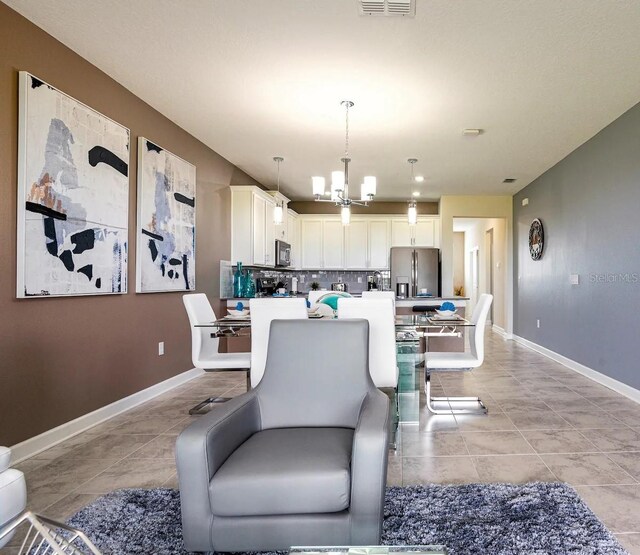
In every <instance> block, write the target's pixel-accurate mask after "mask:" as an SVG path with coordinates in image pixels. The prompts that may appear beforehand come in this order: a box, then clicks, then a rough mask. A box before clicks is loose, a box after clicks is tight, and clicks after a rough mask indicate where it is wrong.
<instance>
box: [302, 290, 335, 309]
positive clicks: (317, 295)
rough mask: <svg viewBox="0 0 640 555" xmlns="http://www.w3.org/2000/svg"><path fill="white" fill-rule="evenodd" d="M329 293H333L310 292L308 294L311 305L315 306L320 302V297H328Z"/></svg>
mask: <svg viewBox="0 0 640 555" xmlns="http://www.w3.org/2000/svg"><path fill="white" fill-rule="evenodd" d="M327 293H331V291H326V290H325V291H309V294H308V297H307V298H308V299H309V304H311V306H313V305H314V304H315V303H317V302H318V299H319V298H320V297H322V295H326V294H327Z"/></svg>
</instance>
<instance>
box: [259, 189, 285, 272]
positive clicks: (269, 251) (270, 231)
mask: <svg viewBox="0 0 640 555" xmlns="http://www.w3.org/2000/svg"><path fill="white" fill-rule="evenodd" d="M275 205H276V204H275V202H270V201H266V202H265V212H264V235H263V237H264V239H263V240H264V263H265V264H266V265H267V266H273V265H274V264H275V263H276V225H275V224H274V223H273V208H274V207H275ZM277 227H279V228H282V225H279V226H277Z"/></svg>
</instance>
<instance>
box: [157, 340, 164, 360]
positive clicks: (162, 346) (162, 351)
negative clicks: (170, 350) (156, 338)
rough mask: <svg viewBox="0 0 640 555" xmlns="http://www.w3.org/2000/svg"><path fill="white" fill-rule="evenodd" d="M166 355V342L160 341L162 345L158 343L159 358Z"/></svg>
mask: <svg viewBox="0 0 640 555" xmlns="http://www.w3.org/2000/svg"><path fill="white" fill-rule="evenodd" d="M162 355H164V341H160V343H158V356H160V357H161V356H162Z"/></svg>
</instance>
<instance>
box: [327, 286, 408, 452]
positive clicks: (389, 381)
mask: <svg viewBox="0 0 640 555" xmlns="http://www.w3.org/2000/svg"><path fill="white" fill-rule="evenodd" d="M338 318H339V319H343V318H362V319H364V320H367V321H368V322H369V374H371V379H372V380H373V383H374V385H375V386H376V387H377V388H378V389H380V390H381V391H382V392H384V393H386V394H387V395H388V396H389V398H390V400H391V403H390V404H389V408H390V410H391V411H392V413H391V419H390V422H391V434H390V443H391V446H392V447H393V448H395V446H396V430H397V425H398V361H397V357H396V328H395V310H394V305H393V301H392V300H391V299H390V298H384V297H379V298H374V297H370V298H361V299H358V298H353V297H352V298H344V299H338Z"/></svg>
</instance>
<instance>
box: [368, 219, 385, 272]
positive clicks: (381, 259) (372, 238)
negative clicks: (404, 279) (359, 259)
mask: <svg viewBox="0 0 640 555" xmlns="http://www.w3.org/2000/svg"><path fill="white" fill-rule="evenodd" d="M368 268H372V269H374V270H386V269H388V268H389V220H371V221H370V222H369V265H368Z"/></svg>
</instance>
